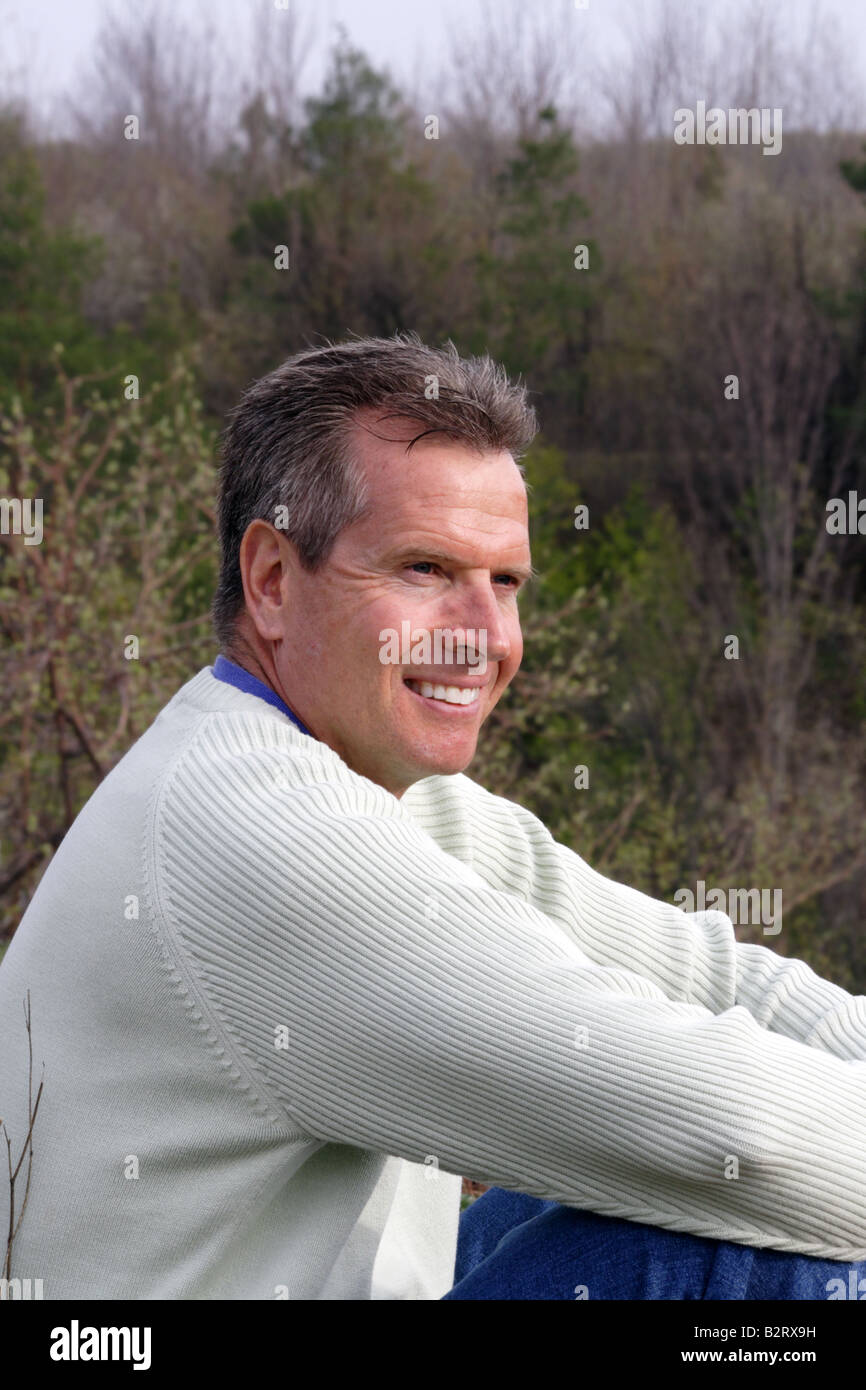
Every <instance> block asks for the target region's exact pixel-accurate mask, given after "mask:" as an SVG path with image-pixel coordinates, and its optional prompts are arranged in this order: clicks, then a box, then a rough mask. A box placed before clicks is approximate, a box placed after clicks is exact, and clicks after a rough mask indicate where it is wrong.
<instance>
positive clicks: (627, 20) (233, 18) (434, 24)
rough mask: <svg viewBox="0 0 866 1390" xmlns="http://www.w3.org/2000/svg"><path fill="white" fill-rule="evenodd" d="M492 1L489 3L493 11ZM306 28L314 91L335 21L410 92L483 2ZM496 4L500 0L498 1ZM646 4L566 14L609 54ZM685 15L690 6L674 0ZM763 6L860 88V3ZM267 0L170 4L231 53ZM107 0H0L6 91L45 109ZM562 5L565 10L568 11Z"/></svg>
mask: <svg viewBox="0 0 866 1390" xmlns="http://www.w3.org/2000/svg"><path fill="white" fill-rule="evenodd" d="M498 2H499V0H493V3H494V5H495V4H497V3H498ZM296 3H299V6H300V9H301V10H302V11H305V10H308V11H309V13H310V17H311V20H312V21H313V22H314V26H315V27H314V33H315V44H314V48H313V51H312V53H311V56H310V59H309V61H308V64H307V66H306V68H305V71H304V77H305V85H307V86H309V88H310V89H315V88H316V87H317V86H318V83H319V81H320V78H321V75H322V72H323V70H324V67H325V64H326V60H327V54H328V51H329V49H330V47H331V46H332V43H333V40H334V38H335V37H336V26H337V24H338V23H340V22H342V23H343V24H344V25H345V26H346V28H347V30H348V32H349V35H350V37H351V38H352V40H353V41H354V43H355V44H356V45H357V46H358V47H360V48H362V49H363V50H364V52H365V53H366V54H367V55H368V57H369V58H370V59H371V61H372V62H373V63H374V65H375V66H379V67H381V66H387V67H389V68H390V69H391V72H392V74H393V75H394V76H395V78H397V79H398V80H399V79H400V78H401V77H404V78H406V79H407V80H409V81H410V82H411V81H412V78H413V76H414V77H415V78H416V79H417V83H418V86H419V88H421V89H422V92H423V85H424V74H425V72H426V73H429V72H431V70H436V69H441V67H442V65H443V64H444V63H445V62H446V55H447V52H448V48H447V44H448V40H449V38H450V37H452V36H453V34H454V32H455V29H457V30H458V31H459V30H460V29H462V27H463V26H464V25H465V24H467V23H469V24H471V23H472V21H473V19H477V18H478V17H479V16H480V13H481V9H482V6H483V4H484V0H296ZM503 3H504V0H503ZM524 3H525V4H526V5H528V7H529V10H530V11H532V12H533V13H536V12H541V11H543V10H544V9H546V8H549V7H551V6H553V7H555V8H556V9H557V13H559V14H562V8H561V7H562V5H563V0H524ZM654 3H655V0H588V7H587V8H586V9H585V10H578V9H577V8H576V7H575V12H574V14H573V15H572V16H571V17H572V19H573V22H574V23H575V24H578V25H582V26H585V28H586V32H587V35H588V36H590V39H591V43H592V47H593V51H594V52H595V51H597V52H599V53H601V54H603V55H606V56H608V57H609V56H611V55H613V54H615V53H616V52H617V50H618V48H619V47H620V45H621V43H622V42H623V40H624V39H625V38H627V36H628V35H629V33H630V32H631V31H632V30H633V28H634V26H635V24H636V23H637V22H639V20H640V19H641V17H642V16H643V15H644V14H646V12H647V9H648V8H649V10H650V11H651V10H652V9H653V7H654ZM679 3H680V5H681V6H682V9H683V11H684V12H685V11H688V9H689V7H690V6H691V5H692V4H694V3H695V0H679ZM750 3H751V4H752V5H754V3H756V0H717V3H716V4H715V5H714V6H713V10H712V13H713V14H714V16H715V18H716V19H717V20H718V22H719V23H721V24H725V23H727V22H728V21H729V19H730V20H731V21H733V20H734V18H735V17H736V15H737V14H738V13H741V12H742V8H743V6H748V5H749V4H750ZM757 3H759V4H762V7H763V10H764V11H766V12H768V13H776V14H778V15H779V16H781V17H782V18H783V19H784V22H785V28H786V30H787V31H788V32H791V31H793V30H802V27H803V26H804V25H805V23H806V19H807V16H808V15H809V13H810V11H812V9H813V8H815V7H817V10H818V13H819V15H820V16H822V20H823V25H822V27H826V28H827V30H828V31H833V33H834V35H836V36H838V35H839V34H840V32H843V33H844V35H845V53H846V57H847V58H848V60H849V61H850V63H851V65H852V68H853V70H854V73H855V74H856V75H857V76H858V78H859V81H860V85H861V87H862V88H863V89H864V90H866V0H757ZM262 6H265V7H266V8H268V9H273V8H274V0H170V10H171V13H172V14H173V15H177V16H178V17H179V18H181V19H183V20H186V21H188V22H191V23H195V22H196V20H198V19H204V18H206V17H208V16H214V17H217V18H218V20H219V22H220V26H221V30H222V32H223V33H224V34H225V37H226V43H227V48H228V51H229V52H231V51H233V49H234V48H238V50H239V45H240V42H241V38H242V35H243V32H244V30H245V28H246V25H247V23H248V21H249V19H250V17H251V12H252V11H254V10H256V9H259V8H261V7H262ZM108 7H112V6H111V0H0V82H2V87H3V88H6V89H7V90H8V88H9V85H10V83H9V78H10V74H13V75H14V76H13V86H22V85H24V84H26V89H27V90H28V92H29V96H30V99H31V101H33V102H34V103H36V104H37V105H38V106H39V107H40V108H42V109H46V108H47V107H48V106H49V105H51V106H53V105H54V102H55V101H56V99H57V98H58V97H59V96H62V93H63V91H64V89H65V88H66V86H67V84H69V83H70V82H71V81H72V80H73V79H74V78H75V76H76V74H80V72H81V71H82V67H83V65H84V64H85V63H86V60H87V57H88V53H89V51H90V49H91V46H92V44H93V39H94V35H95V33H96V31H97V29H98V26H99V20H100V16H101V15H102V14H103V12H104V11H105V10H106V8H108ZM113 8H119V9H120V10H121V11H132V13H134V14H135V13H139V14H140V13H142V11H143V10H144V8H145V4H144V0H113ZM570 8H571V7H570V6H569V5H568V4H567V2H566V9H567V10H569V11H570ZM0 95H2V89H0Z"/></svg>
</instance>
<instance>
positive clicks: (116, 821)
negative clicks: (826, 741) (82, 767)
mask: <svg viewBox="0 0 866 1390" xmlns="http://www.w3.org/2000/svg"><path fill="white" fill-rule="evenodd" d="M534 430H535V421H534V416H533V412H532V410H531V408H530V407H529V405H528V403H527V400H526V393H525V391H524V389H523V388H522V387H519V386H517V385H514V384H512V383H510V382H509V381H508V380H507V378H506V376H505V373H504V372H503V371H502V370H501V368H498V367H496V366H495V364H493V363H492V362H491V361H490V360H489V359H488V358H486V357H484V358H473V359H468V360H466V359H461V358H460V357H459V355H458V353H457V351H456V350H455V349H454V348H453V345H451V344H449V345H447V346H446V347H445V348H442V349H433V348H430V347H427V346H425V345H424V344H423V343H422V342H421V341H420V340H419V339H418V338H417V337H416V336H415V335H410V334H404V335H397V336H395V337H394V338H392V339H359V340H356V341H353V342H350V343H346V344H339V345H336V346H328V347H324V348H317V349H312V350H308V351H304V352H301V353H299V354H297V355H296V356H295V357H293V358H290V359H289V360H288V361H287V362H285V363H284V364H283V365H282V366H281V367H279V368H278V369H277V370H276V371H274V372H272V373H271V374H270V375H269V376H266V377H265V378H263V379H262V380H260V381H258V382H255V383H253V385H252V386H250V387H249V389H248V390H247V391H246V392H245V394H244V396H243V398H242V400H241V402H240V404H239V405H238V407H237V408H236V410H235V411H234V413H233V415H232V418H231V420H230V422H229V425H228V427H227V430H226V434H225V439H224V448H223V462H222V472H221V489H220V505H219V524H220V540H221V547H222V568H221V574H220V581H219V587H218V591H217V593H216V596H215V600H214V622H215V628H216V632H217V636H218V639H219V643H220V646H221V651H220V654H219V656H218V657H217V659H216V661H215V663H214V665H213V667H210V666H208V667H205V668H204V669H203V670H201V671H199V672H198V673H197V674H196V675H194V676H193V677H192V679H190V680H189V681H188V682H187V684H185V685H184V686H183V687H182V688H181V689H180V690H179V691H178V692H177V694H176V695H175V696H174V697H173V699H172V700H171V701H170V702H169V703H168V705H167V706H166V707H165V708H164V709H163V710H162V712H161V713H160V715H159V717H158V718H157V719H156V720H155V722H154V724H153V725H152V726H151V728H150V729H149V730H148V731H147V732H146V733H145V735H144V736H143V737H142V738H141V739H139V741H138V742H137V743H136V744H135V745H134V747H133V748H131V749H130V750H129V752H128V753H127V754H126V756H125V757H124V758H123V759H122V760H121V762H120V763H119V764H118V765H117V767H116V768H115V769H114V770H113V771H112V772H111V774H110V775H109V776H108V777H107V778H106V779H105V781H104V782H103V783H102V785H101V786H100V787H99V788H98V790H97V791H96V793H95V794H94V795H93V796H92V797H91V799H90V801H89V802H88V803H87V805H86V806H85V808H84V809H83V811H82V812H81V814H80V816H79V817H78V818H77V820H76V821H75V824H74V825H73V826H72V828H71V829H70V831H69V833H68V835H67V836H66V838H65V840H64V841H63V843H62V845H61V846H60V848H59V850H58V852H57V854H56V855H55V858H54V860H53V861H52V863H51V865H50V867H49V869H48V871H47V873H46V874H45V876H44V878H43V880H42V882H41V883H40V886H39V889H38V891H37V893H36V894H35V896H34V898H33V901H32V903H31V905H30V907H29V909H28V911H27V912H26V914H25V916H24V919H23V920H22V923H21V925H20V927H19V929H18V931H17V933H16V935H15V937H14V938H13V941H12V945H11V947H10V949H9V951H8V953H7V956H6V958H5V960H4V962H3V965H2V967H0V1055H2V1057H3V1059H4V1069H3V1075H2V1078H0V1083H2V1085H0V1113H2V1115H3V1117H4V1120H5V1122H6V1125H7V1129H8V1131H9V1132H10V1134H11V1135H12V1138H13V1141H14V1140H16V1139H17V1138H20V1137H22V1136H23V1135H24V1134H26V1130H27V1114H28V1109H27V1047H26V1039H25V1035H24V1029H23V1027H22V1026H21V1022H20V1020H21V1003H22V1000H23V999H24V998H25V996H26V994H27V992H28V991H29V993H30V997H31V1010H32V1024H33V1045H34V1057H35V1061H36V1065H37V1067H39V1066H40V1063H44V1092H43V1095H42V1100H41V1105H40V1109H39V1113H38V1116H37V1121H36V1127H35V1131H34V1139H35V1155H34V1160H33V1170H32V1182H31V1187H30V1194H29V1203H28V1207H27V1210H26V1213H25V1214H24V1219H23V1221H22V1224H21V1226H20V1229H19V1231H18V1233H17V1235H16V1238H15V1243H14V1253H13V1262H12V1272H13V1274H14V1275H17V1276H19V1277H21V1278H40V1279H42V1280H43V1284H44V1296H45V1297H46V1298H66V1299H71V1298H75V1299H80V1298H143V1299H154V1298H171V1299H182V1298H228V1299H271V1298H291V1299H441V1298H445V1297H447V1298H500V1297H501V1298H552V1299H573V1298H574V1297H575V1295H576V1296H577V1297H578V1298H580V1297H589V1298H702V1297H705V1298H738V1297H741V1296H742V1297H747V1298H772V1297H782V1298H789V1297H790V1298H825V1297H827V1293H826V1292H825V1289H826V1288H828V1287H829V1280H830V1278H832V1277H833V1276H838V1275H839V1271H840V1268H841V1270H842V1272H843V1275H844V1274H846V1273H847V1271H848V1263H849V1262H852V1261H853V1262H860V1261H862V1260H864V1258H866V1197H864V1188H863V1181H862V1155H863V1152H864V1151H866V999H864V998H862V997H854V996H851V995H849V994H847V993H846V992H845V991H844V990H842V989H840V988H838V987H837V986H835V985H833V984H832V983H830V982H829V981H826V980H823V979H821V978H820V977H819V976H817V975H816V974H815V973H814V972H813V971H811V970H810V969H809V968H808V967H807V966H806V965H805V964H804V963H803V962H800V961H794V960H786V959H784V958H782V957H780V956H777V955H775V954H773V953H772V952H771V951H769V950H767V949H766V948H764V947H759V946H752V945H745V944H738V943H737V941H736V939H735V936H734V932H733V928H732V925H731V922H730V919H729V918H728V917H726V916H724V915H723V914H722V913H720V912H697V913H692V914H685V913H683V912H681V911H680V910H679V909H678V908H676V907H675V906H673V905H672V904H666V903H661V902H657V901H654V900H653V899H651V898H648V897H646V896H645V895H643V894H641V893H639V892H637V891H635V890H633V889H631V888H628V887H625V886H623V885H619V884H616V883H612V882H611V881H609V880H608V879H605V878H604V877H602V876H601V875H600V874H598V873H596V872H595V871H594V870H592V869H591V868H590V866H589V865H587V864H586V863H585V862H584V861H583V860H582V859H581V858H580V856H579V855H577V854H576V853H574V851H572V850H571V849H569V848H567V847H566V846H565V845H562V844H558V843H557V842H555V841H554V840H553V839H552V838H551V836H550V834H549V833H548V831H547V830H546V829H545V827H544V826H543V825H542V824H541V823H540V822H539V821H538V820H537V819H536V818H535V817H534V816H532V815H531V814H530V813H529V812H528V811H526V810H524V809H523V808H522V807H520V806H518V805H516V804H514V803H512V802H509V801H506V800H503V799H502V798H499V797H496V796H494V795H492V794H491V793H490V792H488V791H486V790H485V789H484V788H483V787H481V786H479V785H478V784H477V783H476V782H474V781H472V780H471V779H470V778H468V777H467V776H466V775H465V773H464V769H465V768H466V767H467V766H468V765H469V763H470V762H471V759H472V757H473V754H474V752H475V748H476V743H477V739H478V735H479V730H480V728H481V725H482V723H483V722H484V720H485V719H486V717H487V716H488V715H489V713H490V711H491V710H492V709H493V708H494V706H495V705H496V703H497V701H498V700H499V699H500V698H501V697H502V695H503V693H504V692H505V690H506V688H507V686H508V684H509V682H510V681H511V680H512V679H513V677H514V675H515V673H516V671H517V669H518V667H519V664H520V660H521V655H522V638H521V630H520V621H519V614H518V603H519V600H518V594H519V591H520V588H521V586H522V585H523V584H524V583H525V582H526V580H527V578H528V576H529V574H530V551H529V541H528V532H527V507H526V491H525V486H524V481H523V475H522V470H521V466H520V462H519V460H520V458H521V457H522V455H523V454H524V453H525V451H526V449H527V448H528V446H529V444H530V442H531V440H532V437H533V434H534ZM404 625H408V631H409V633H410V635H411V638H412V643H411V645H410V647H409V649H408V651H407V650H406V649H405V647H404V646H403V645H402V644H401V645H400V647H399V650H397V649H395V648H394V647H391V646H389V645H388V636H387V635H388V634H389V633H395V632H396V633H401V632H403V631H404ZM444 632H448V633H450V634H451V635H452V636H453V637H456V639H457V648H456V650H457V658H456V659H455V660H453V661H452V660H445V659H442V658H441V653H440V655H436V656H435V659H433V660H429V659H428V655H427V654H426V651H425V642H424V638H425V636H426V637H428V638H432V637H435V636H436V635H437V634H439V635H441V634H442V633H444ZM416 639H417V641H418V646H417V647H416V645H415V641H416ZM440 645H441V644H440ZM482 648H483V650H482ZM428 649H429V652H433V653H436V652H437V647H436V645H435V644H433V645H432V646H431V645H429V644H428ZM443 650H444V648H443ZM416 651H420V653H421V658H422V659H421V660H420V661H419V660H417V659H415V658H414V656H413V653H415V652H416ZM397 658H399V659H397ZM38 1074H42V1073H38ZM461 1176H466V1177H471V1178H474V1179H476V1180H478V1181H480V1182H483V1183H486V1184H490V1185H491V1191H489V1192H487V1193H485V1194H484V1196H483V1197H481V1198H480V1199H479V1201H478V1202H477V1203H475V1205H474V1206H473V1207H472V1208H470V1209H469V1211H467V1212H466V1213H465V1214H464V1218H463V1221H462V1223H461V1224H460V1229H459V1235H460V1244H459V1248H458V1220H459V1207H460V1189H461ZM838 1262H846V1263H843V1264H842V1265H841V1266H840V1264H839V1263H838ZM455 1280H456V1282H455ZM580 1290H583V1291H584V1292H583V1293H581V1292H580Z"/></svg>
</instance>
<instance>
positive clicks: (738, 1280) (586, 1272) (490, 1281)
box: [445, 1187, 866, 1301]
mask: <svg viewBox="0 0 866 1390" xmlns="http://www.w3.org/2000/svg"><path fill="white" fill-rule="evenodd" d="M855 1271H856V1273H855ZM834 1279H835V1280H841V1281H842V1286H843V1287H844V1289H845V1290H846V1292H845V1293H843V1294H841V1295H840V1294H839V1293H838V1289H839V1285H838V1284H837V1285H830V1289H835V1290H836V1291H837V1297H840V1296H841V1297H845V1298H852V1297H853V1298H858V1297H866V1261H864V1262H862V1263H860V1264H856V1263H852V1264H840V1263H837V1262H836V1261H835V1260H823V1259H814V1258H813V1257H812V1256H811V1255H798V1254H793V1253H788V1252H780V1251H777V1250H756V1249H754V1248H753V1247H752V1246H750V1245H734V1244H733V1243H731V1242H730V1241H726V1240H711V1239H708V1238H706V1237H704V1236H693V1235H687V1234H682V1233H680V1232H677V1231H663V1230H661V1229H659V1228H658V1227H656V1226H643V1225H640V1224H638V1223H637V1222H634V1221H621V1220H619V1219H618V1218H617V1217H613V1216H597V1215H595V1213H593V1212H588V1211H577V1210H575V1209H574V1208H572V1207H564V1206H560V1205H559V1203H557V1202H544V1201H542V1200H541V1199H540V1198H538V1197H526V1196H524V1195H523V1194H522V1193H520V1192H506V1191H505V1190H504V1189H503V1188H500V1187H491V1188H489V1189H488V1190H487V1192H484V1193H483V1194H482V1195H481V1196H480V1197H478V1198H476V1200H475V1201H474V1202H473V1203H472V1205H471V1206H469V1207H467V1208H466V1210H465V1211H464V1212H462V1213H461V1216H460V1228H459V1234H458V1240H457V1266H456V1271H455V1276H454V1287H453V1288H452V1289H451V1291H450V1293H447V1294H445V1298H446V1299H448V1298H472V1299H506V1298H514V1299H531V1298H539V1299H540V1298H545V1299H559V1300H566V1299H567V1300H575V1299H578V1298H589V1299H599V1298H611V1299H614V1298H618V1299H652V1298H658V1299H819V1300H821V1301H826V1300H827V1299H828V1298H829V1296H830V1295H829V1291H828V1287H827V1286H828V1284H829V1283H830V1281H831V1280H834ZM861 1279H862V1280H863V1283H862V1285H861V1284H860V1282H859V1281H860V1280H861ZM858 1288H859V1294H858V1292H857V1290H858Z"/></svg>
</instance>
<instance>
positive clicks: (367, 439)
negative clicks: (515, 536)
mask: <svg viewBox="0 0 866 1390" xmlns="http://www.w3.org/2000/svg"><path fill="white" fill-rule="evenodd" d="M424 430H425V426H424V425H423V424H422V423H421V422H420V421H418V420H411V419H409V418H407V417H400V418H397V419H384V420H380V419H376V418H375V417H372V418H370V417H369V416H368V417H367V418H366V419H361V420H359V421H358V422H357V424H356V426H355V428H354V430H353V435H354V445H355V456H356V459H357V461H358V463H359V464H360V465H361V472H362V474H363V476H364V478H365V481H366V483H367V489H368V493H369V496H370V499H371V501H373V500H375V501H376V502H381V501H382V500H383V499H384V498H386V497H387V498H388V499H390V501H391V502H392V504H393V503H394V502H397V501H399V502H400V503H402V504H404V505H405V504H410V505H411V503H412V501H413V499H414V500H415V501H416V502H418V503H419V504H420V503H421V501H422V499H423V503H424V505H429V504H437V505H439V506H441V507H444V508H448V507H451V508H460V507H472V506H473V505H475V506H478V507H479V509H480V510H482V511H485V510H487V507H485V505H484V499H485V498H488V499H489V505H490V507H491V509H492V510H494V511H497V510H501V507H502V505H503V503H505V505H506V506H507V509H508V510H509V511H512V510H513V509H514V504H515V500H516V501H517V508H518V510H519V511H522V510H523V509H524V507H525V503H526V485H525V483H524V480H523V476H522V474H521V472H520V469H519V468H518V467H517V464H516V463H515V462H514V459H513V458H512V456H511V454H509V453H508V452H507V451H506V450H494V449H490V450H481V449H477V448H475V447H474V445H472V444H471V443H469V442H468V441H465V440H460V439H455V438H453V437H451V436H448V435H446V434H443V433H441V432H436V433H433V434H425V433H424ZM371 431H373V432H374V433H373V432H371ZM419 435H423V438H419V437H418V436H419ZM413 441H415V442H414V443H413ZM410 445H411V447H409V446H410ZM492 494H495V496H494V495H492Z"/></svg>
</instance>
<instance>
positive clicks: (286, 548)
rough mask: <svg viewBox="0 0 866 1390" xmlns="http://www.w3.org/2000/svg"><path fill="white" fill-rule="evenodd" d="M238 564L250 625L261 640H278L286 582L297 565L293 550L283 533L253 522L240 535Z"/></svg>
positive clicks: (286, 597)
mask: <svg viewBox="0 0 866 1390" xmlns="http://www.w3.org/2000/svg"><path fill="white" fill-rule="evenodd" d="M238 562H239V565H240V571H241V579H242V580H243V586H244V600H245V603H246V611H247V613H248V615H249V619H250V622H251V623H252V624H253V626H254V627H255V630H256V632H258V634H259V636H260V637H262V638H264V639H265V640H274V639H276V638H279V637H282V636H283V618H284V614H285V605H286V603H287V602H288V591H289V585H290V580H291V576H292V573H293V571H294V569H295V568H296V566H297V563H298V561H297V555H296V552H295V548H294V546H293V545H292V543H291V541H290V540H289V538H288V537H287V536H286V534H285V532H283V531H278V530H277V528H276V527H275V526H272V525H271V523H270V522H269V521H263V520H261V519H257V520H255V521H251V522H250V524H249V526H248V527H247V529H246V531H245V532H244V536H243V540H242V541H241V545H240V552H239V555H238Z"/></svg>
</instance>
